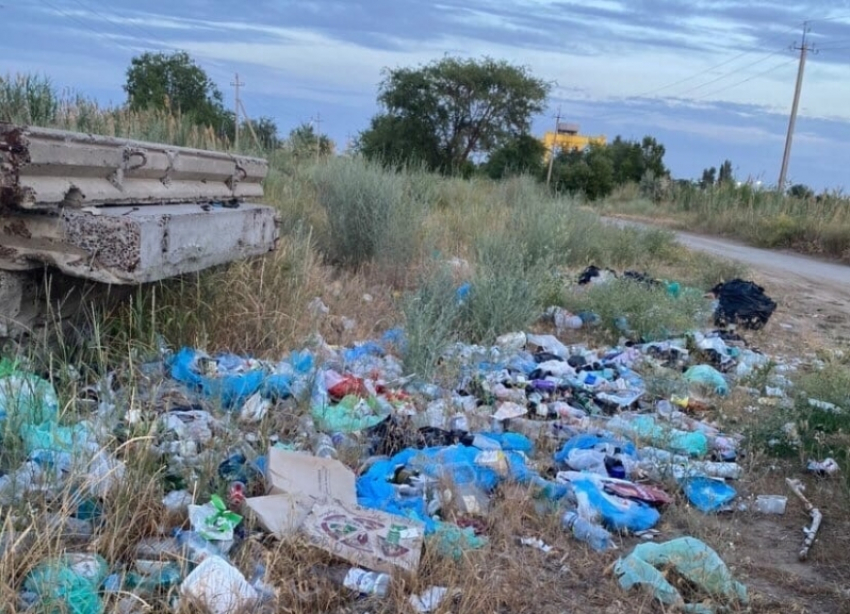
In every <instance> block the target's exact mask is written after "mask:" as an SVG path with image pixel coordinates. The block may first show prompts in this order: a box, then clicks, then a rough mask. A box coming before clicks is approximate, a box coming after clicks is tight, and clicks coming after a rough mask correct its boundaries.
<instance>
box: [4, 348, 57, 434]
mask: <svg viewBox="0 0 850 614" xmlns="http://www.w3.org/2000/svg"><path fill="white" fill-rule="evenodd" d="M9 368H10V367H9V364H8V363H5V364H4V365H2V366H0V373H3V372H5V371H7V370H8V369H9ZM58 418H59V399H58V398H57V396H56V391H55V390H54V389H53V386H52V385H51V384H50V382H48V381H47V380H44V379H42V378H40V377H38V376H37V375H33V374H31V373H21V372H18V371H13V372H12V373H10V374H7V375H5V376H0V421H2V420H9V421H10V422H11V423H12V424H13V425H15V427H14V428H19V427H20V425H23V424H31V425H32V424H41V423H42V422H47V421H49V420H57V419H58Z"/></svg>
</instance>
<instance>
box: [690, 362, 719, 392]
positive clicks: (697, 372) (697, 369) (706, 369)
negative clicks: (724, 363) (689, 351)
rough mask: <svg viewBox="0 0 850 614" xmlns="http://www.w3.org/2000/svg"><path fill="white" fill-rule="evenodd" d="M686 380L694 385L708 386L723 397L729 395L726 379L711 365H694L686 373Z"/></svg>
mask: <svg viewBox="0 0 850 614" xmlns="http://www.w3.org/2000/svg"><path fill="white" fill-rule="evenodd" d="M684 378H685V380H686V381H688V382H690V383H692V384H701V385H703V386H707V387H709V388H711V389H713V390H714V392H716V393H717V394H719V395H721V396H726V395H727V394H729V384H728V383H727V382H726V378H724V377H723V374H722V373H720V371H718V370H717V369H715V368H714V367H712V366H711V365H694V366H693V367H691V368H689V369H688V370H687V371H685V375H684Z"/></svg>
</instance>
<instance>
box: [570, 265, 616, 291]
mask: <svg viewBox="0 0 850 614" xmlns="http://www.w3.org/2000/svg"><path fill="white" fill-rule="evenodd" d="M616 276H617V273H616V271H612V270H611V269H600V268H599V267H598V266H596V265H593V264H591V265H590V266H589V267H587V268H586V269H585V270H584V271H582V273H581V275H579V277H578V283H579V285H580V286H583V285H585V284H589V283H590V282H591V281H592V280H593V278H594V277H603V278H604V277H616Z"/></svg>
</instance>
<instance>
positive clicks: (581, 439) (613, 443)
mask: <svg viewBox="0 0 850 614" xmlns="http://www.w3.org/2000/svg"><path fill="white" fill-rule="evenodd" d="M573 450H598V451H600V452H606V453H610V454H612V455H613V454H627V455H629V456H635V454H636V453H637V449H636V448H635V445H634V444H633V443H631V442H630V441H625V440H621V439H614V438H613V437H605V436H603V435H594V434H590V433H582V434H580V435H576V436H575V437H571V438H570V439H569V440H568V441H567V442H566V443H565V444H564V447H562V448H561V449H560V450H559V451H558V452H556V453H555V460H556V461H557V462H559V463H565V462H567V459H568V458H569V456H570V452H572V451H573Z"/></svg>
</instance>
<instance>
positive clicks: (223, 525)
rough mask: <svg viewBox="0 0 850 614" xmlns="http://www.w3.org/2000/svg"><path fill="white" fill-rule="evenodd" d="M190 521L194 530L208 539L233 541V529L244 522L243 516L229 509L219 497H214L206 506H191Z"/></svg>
mask: <svg viewBox="0 0 850 614" xmlns="http://www.w3.org/2000/svg"><path fill="white" fill-rule="evenodd" d="M189 521H190V522H191V523H192V528H193V529H194V530H195V531H197V532H198V533H200V534H201V536H203V537H204V538H206V539H209V540H215V541H231V540H232V539H233V529H235V528H236V526H237V525H238V524H239V523H240V522H242V516H240V515H239V514H237V513H235V512H231V511H230V510H228V509H227V505H225V503H224V501H223V500H222V498H221V497H219V496H218V495H212V496H211V497H210V502H209V503H207V504H205V505H190V506H189Z"/></svg>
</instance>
